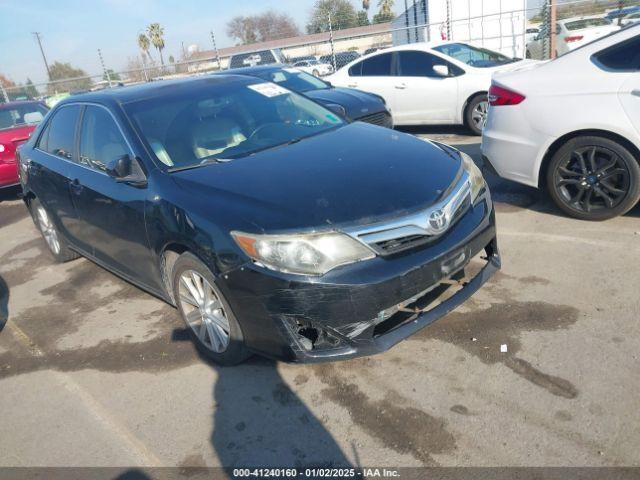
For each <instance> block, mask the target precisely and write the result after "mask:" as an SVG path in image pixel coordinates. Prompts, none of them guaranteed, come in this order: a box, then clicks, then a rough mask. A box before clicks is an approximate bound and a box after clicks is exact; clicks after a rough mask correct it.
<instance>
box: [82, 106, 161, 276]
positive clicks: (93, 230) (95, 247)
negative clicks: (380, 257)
mask: <svg viewBox="0 0 640 480" xmlns="http://www.w3.org/2000/svg"><path fill="white" fill-rule="evenodd" d="M123 155H133V152H132V151H131V149H130V147H129V145H128V143H127V141H126V140H125V137H124V136H123V134H122V131H121V130H120V128H119V127H118V124H117V123H116V120H115V119H114V118H113V116H112V115H111V114H110V112H109V111H108V110H107V109H106V108H104V107H101V106H97V105H87V106H86V107H85V110H84V114H83V116H82V119H81V128H80V139H79V156H78V163H77V164H74V165H72V166H71V168H70V172H69V180H70V191H71V194H72V195H71V196H72V198H73V202H74V204H75V206H76V210H77V213H78V217H79V218H80V220H81V221H82V226H83V227H82V228H83V229H82V232H81V233H80V234H79V237H80V240H81V241H82V243H83V248H85V249H86V250H87V251H88V252H89V253H91V254H93V255H94V256H95V257H96V258H97V259H98V260H100V261H102V262H105V263H107V264H108V265H109V266H111V267H113V268H115V269H117V270H118V271H119V272H120V273H122V274H124V275H126V276H128V277H130V278H132V279H134V280H138V281H141V282H143V283H144V284H146V285H148V286H151V287H153V288H159V287H160V285H158V284H157V281H155V280H153V279H154V278H155V277H156V276H157V273H156V272H157V269H156V268H155V267H156V266H155V264H154V263H153V260H152V255H151V251H150V248H149V243H148V241H147V234H146V227H145V200H146V194H147V190H146V189H145V188H139V187H135V186H132V185H129V184H126V183H118V182H116V181H115V180H114V179H113V178H111V177H110V176H109V175H107V173H106V166H107V165H108V164H109V163H110V162H111V161H112V160H115V159H117V158H120V157H122V156H123Z"/></svg>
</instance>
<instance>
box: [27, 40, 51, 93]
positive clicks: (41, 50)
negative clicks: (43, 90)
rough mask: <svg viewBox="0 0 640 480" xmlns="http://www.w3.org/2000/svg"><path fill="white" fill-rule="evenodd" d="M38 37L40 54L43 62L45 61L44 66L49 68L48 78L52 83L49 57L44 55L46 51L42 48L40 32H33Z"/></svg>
mask: <svg viewBox="0 0 640 480" xmlns="http://www.w3.org/2000/svg"><path fill="white" fill-rule="evenodd" d="M31 33H33V35H34V36H35V37H36V40H37V41H38V46H39V47H40V53H41V54H42V60H44V66H45V67H46V68H47V76H48V77H49V81H51V70H49V64H48V63H47V57H46V56H45V54H44V49H43V48H42V41H41V40H40V35H41V34H40V32H31Z"/></svg>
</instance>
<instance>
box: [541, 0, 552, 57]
mask: <svg viewBox="0 0 640 480" xmlns="http://www.w3.org/2000/svg"><path fill="white" fill-rule="evenodd" d="M542 28H543V35H542V58H549V57H548V56H547V54H548V53H549V49H548V47H549V37H550V36H551V26H550V25H549V0H545V2H544V6H543V10H542Z"/></svg>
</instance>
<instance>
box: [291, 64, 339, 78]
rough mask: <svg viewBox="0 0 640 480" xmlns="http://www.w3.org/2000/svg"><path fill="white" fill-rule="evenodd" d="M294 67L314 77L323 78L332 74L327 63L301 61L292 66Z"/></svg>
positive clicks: (330, 67)
mask: <svg viewBox="0 0 640 480" xmlns="http://www.w3.org/2000/svg"><path fill="white" fill-rule="evenodd" d="M293 66H294V67H296V68H298V69H300V70H302V71H303V72H306V73H308V74H309V75H313V76H314V77H324V76H325V75H329V74H331V73H333V67H332V66H331V65H330V64H328V63H321V62H319V61H318V60H302V61H300V62H296V63H294V64H293Z"/></svg>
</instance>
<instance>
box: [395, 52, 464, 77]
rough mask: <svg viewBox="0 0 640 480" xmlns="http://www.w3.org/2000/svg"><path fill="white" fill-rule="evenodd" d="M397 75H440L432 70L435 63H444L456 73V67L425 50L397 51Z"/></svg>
mask: <svg viewBox="0 0 640 480" xmlns="http://www.w3.org/2000/svg"><path fill="white" fill-rule="evenodd" d="M397 54H398V75H399V76H402V77H441V76H440V75H438V74H436V73H435V72H434V71H433V67H434V66H435V65H444V66H446V67H448V68H449V71H453V72H454V73H457V70H458V69H457V68H455V67H454V66H453V65H451V64H449V63H448V62H446V61H445V60H443V59H441V58H439V57H437V56H435V55H431V54H429V53H426V52H419V51H416V50H407V51H401V52H397Z"/></svg>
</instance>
